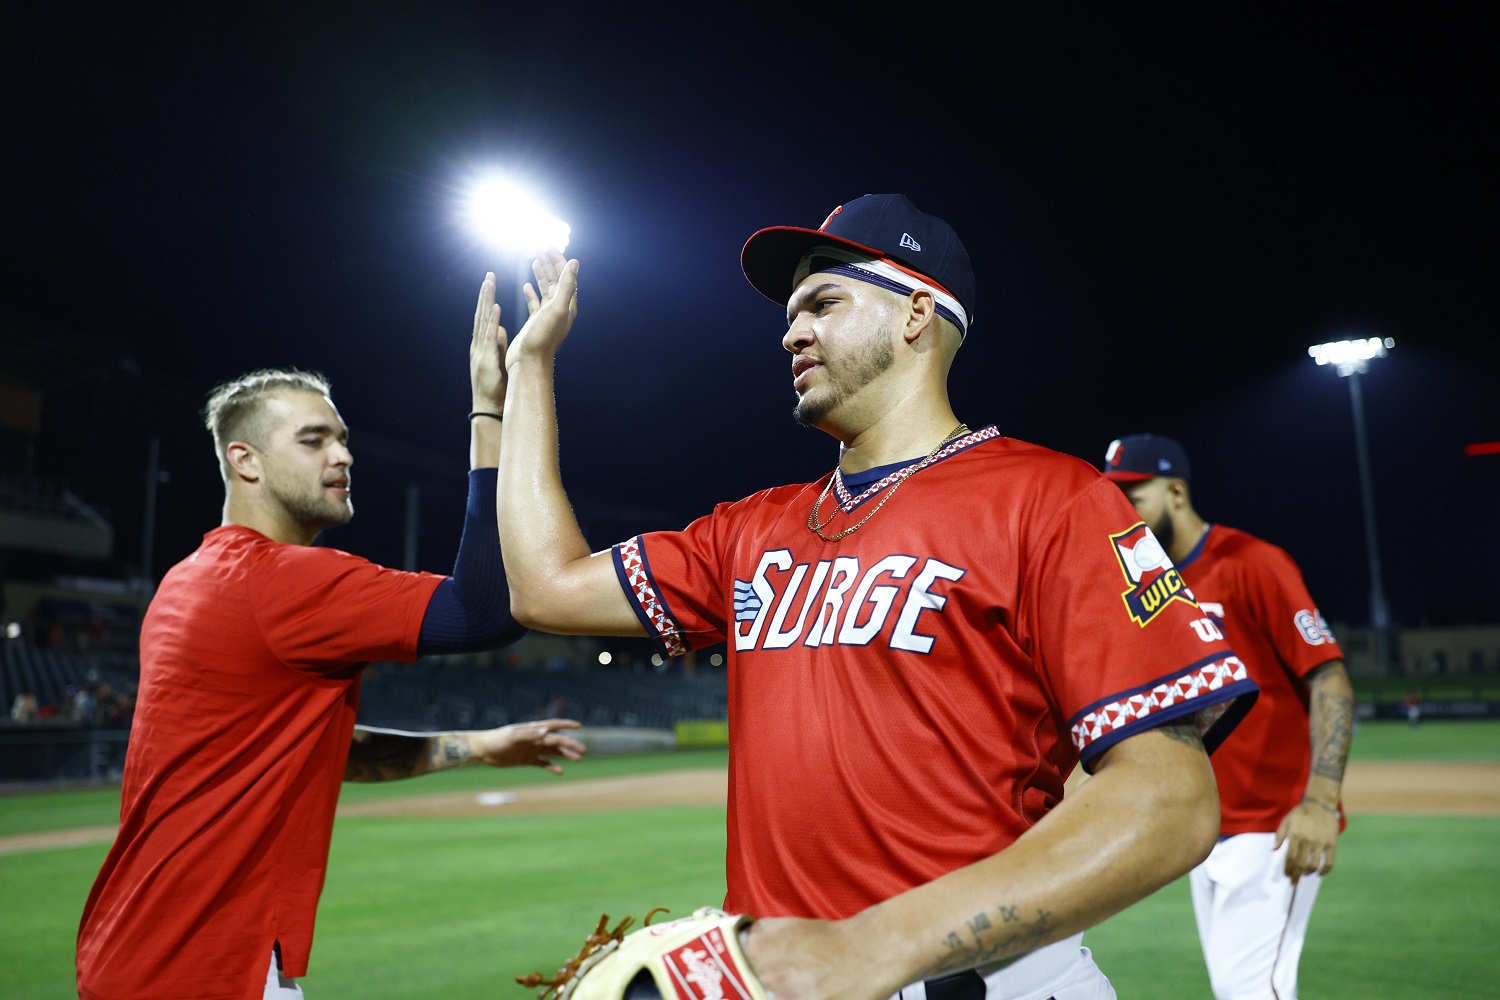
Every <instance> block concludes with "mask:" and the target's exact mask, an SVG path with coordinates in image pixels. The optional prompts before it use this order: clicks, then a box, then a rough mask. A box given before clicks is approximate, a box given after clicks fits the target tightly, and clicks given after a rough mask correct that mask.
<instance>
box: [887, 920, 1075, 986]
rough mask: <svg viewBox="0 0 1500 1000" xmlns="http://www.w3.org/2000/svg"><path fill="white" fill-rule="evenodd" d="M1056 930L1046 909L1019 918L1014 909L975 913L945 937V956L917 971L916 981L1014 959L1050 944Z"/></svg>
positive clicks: (1055, 925) (1057, 929) (1055, 934)
mask: <svg viewBox="0 0 1500 1000" xmlns="http://www.w3.org/2000/svg"><path fill="white" fill-rule="evenodd" d="M1059 929H1060V928H1059V927H1058V925H1057V924H1056V923H1055V922H1054V921H1053V919H1052V914H1051V912H1049V911H1047V910H1042V909H1038V910H1037V911H1036V914H1035V915H1034V916H1022V915H1021V913H1020V912H1019V908H1018V907H1016V906H1007V905H1004V904H1002V905H999V906H996V907H995V908H994V910H986V911H984V912H982V913H976V914H974V915H973V916H972V917H970V918H969V919H968V920H966V921H964V926H963V929H962V930H954V931H950V932H949V933H948V934H947V935H945V936H944V938H943V947H944V948H945V949H946V951H947V954H946V955H944V956H943V957H942V958H941V959H939V960H937V961H936V962H933V963H932V964H931V965H930V966H928V967H927V968H925V969H923V970H921V972H920V973H918V976H917V978H919V979H931V978H933V977H934V976H941V975H943V974H945V973H949V972H957V971H959V970H961V969H972V968H974V967H975V966H978V965H990V964H992V963H995V962H999V961H1002V960H1004V959H1007V958H1017V957H1019V956H1021V955H1023V954H1025V953H1026V952H1028V951H1032V950H1034V949H1036V948H1040V947H1041V946H1042V945H1044V944H1050V943H1051V942H1052V941H1053V939H1055V938H1056V936H1057V932H1058V931H1059Z"/></svg>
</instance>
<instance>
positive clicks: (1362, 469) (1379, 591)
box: [1307, 337, 1396, 672]
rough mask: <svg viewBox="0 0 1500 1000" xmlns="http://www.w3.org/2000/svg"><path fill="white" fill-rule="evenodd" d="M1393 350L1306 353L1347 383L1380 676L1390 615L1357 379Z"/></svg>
mask: <svg viewBox="0 0 1500 1000" xmlns="http://www.w3.org/2000/svg"><path fill="white" fill-rule="evenodd" d="M1395 346H1396V342H1395V341H1394V340H1392V339H1391V338H1390V337H1385V338H1381V337H1368V338H1366V339H1364V340H1339V341H1334V342H1332V343H1327V344H1316V345H1314V346H1312V347H1309V348H1308V349H1307V353H1308V354H1309V355H1310V356H1311V357H1312V359H1313V360H1314V361H1316V362H1317V363H1318V364H1320V365H1332V366H1333V367H1334V370H1335V371H1337V372H1338V373H1339V377H1340V378H1342V379H1344V380H1345V381H1346V382H1348V383H1349V405H1350V406H1351V407H1352V408H1353V410H1354V450H1355V453H1356V455H1357V457H1358V459H1359V493H1360V499H1361V501H1362V504H1363V506H1364V515H1365V553H1366V556H1367V557H1368V559H1369V563H1370V627H1371V628H1372V629H1373V630H1374V631H1375V660H1376V663H1377V665H1378V666H1379V667H1380V670H1381V671H1382V672H1385V671H1387V670H1389V669H1390V611H1389V609H1388V607H1387V605H1386V601H1385V581H1384V578H1383V577H1382V576H1381V572H1380V544H1379V541H1378V536H1377V533H1376V531H1375V493H1374V488H1373V487H1372V485H1371V479H1370V444H1369V439H1368V436H1367V434H1366V433H1365V398H1364V391H1363V389H1362V388H1361V386H1360V376H1361V375H1363V374H1364V373H1365V372H1367V371H1369V370H1370V362H1371V361H1373V360H1375V359H1376V358H1383V357H1386V356H1387V354H1389V352H1390V349H1391V348H1392V347H1395Z"/></svg>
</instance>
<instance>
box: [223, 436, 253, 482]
mask: <svg viewBox="0 0 1500 1000" xmlns="http://www.w3.org/2000/svg"><path fill="white" fill-rule="evenodd" d="M224 464H225V466H227V467H228V469H229V471H230V472H232V473H233V474H234V476H235V478H236V479H239V480H241V481H243V482H247V483H254V482H259V480H260V477H261V468H260V453H259V452H257V451H256V450H255V449H254V448H253V447H251V446H250V445H248V444H246V443H245V442H243V441H231V442H229V444H228V445H227V446H226V447H225V448H224Z"/></svg>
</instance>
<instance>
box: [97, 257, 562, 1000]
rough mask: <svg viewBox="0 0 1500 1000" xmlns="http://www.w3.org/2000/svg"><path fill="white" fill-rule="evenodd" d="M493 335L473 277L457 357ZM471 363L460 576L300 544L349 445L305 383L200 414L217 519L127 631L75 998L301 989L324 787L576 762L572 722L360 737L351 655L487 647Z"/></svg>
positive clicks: (477, 381) (335, 512) (323, 822)
mask: <svg viewBox="0 0 1500 1000" xmlns="http://www.w3.org/2000/svg"><path fill="white" fill-rule="evenodd" d="M497 343H499V344H500V345H502V346H501V348H500V349H503V344H504V331H503V330H501V329H500V328H499V310H498V309H497V308H496V307H495V306H494V277H493V275H491V276H489V277H487V278H486V279H485V282H484V285H483V287H482V289H481V291H480V300H479V309H478V311H477V312H476V315H475V325H474V335H473V341H472V345H473V346H472V353H473V354H474V355H475V356H476V357H479V356H486V355H492V354H493V353H494V352H495V350H496V349H497V348H496V344H497ZM494 368H495V366H494V365H493V364H491V365H488V366H485V365H480V364H474V365H473V366H471V375H472V378H473V386H472V388H473V393H474V395H473V402H474V406H473V409H474V410H475V411H476V412H475V413H473V414H471V417H470V421H471V424H472V431H471V435H470V466H471V471H470V473H469V502H468V508H467V512H466V516H465V521H464V529H463V531H464V533H463V540H462V541H461V542H460V544H459V553H458V558H457V560H456V561H455V565H454V570H453V575H452V576H450V577H443V576H437V575H434V574H431V573H405V572H400V571H397V570H393V569H387V568H385V567H382V566H377V565H375V564H374V563H371V562H369V561H368V560H366V559H361V558H359V557H358V556H355V555H351V554H349V553H347V552H340V551H338V550H336V549H332V548H327V547H324V546H318V545H314V544H312V543H313V542H314V540H315V539H316V538H317V536H318V534H319V533H320V532H321V531H322V530H323V529H325V528H328V527H332V526H334V525H338V524H343V523H344V522H346V521H348V520H349V518H350V517H351V516H352V515H353V513H354V508H353V502H352V479H351V473H350V467H351V466H352V464H353V461H354V459H353V456H352V454H351V453H350V451H349V448H348V429H347V428H346V427H345V425H344V421H343V418H342V417H341V416H340V415H339V412H338V410H337V408H335V407H334V405H333V401H332V400H331V399H330V398H329V396H328V391H329V390H328V384H327V382H326V381H325V380H323V378H322V377H321V376H318V375H316V374H313V373H309V372H302V371H296V370H278V371H271V370H267V371H260V372H254V373H252V374H250V375H247V376H245V377H243V378H240V379H236V380H235V381H233V382H230V383H226V384H225V385H223V386H220V387H219V389H217V390H216V391H215V392H214V393H213V395H212V396H211V398H210V400H209V404H208V408H207V423H208V429H209V430H210V431H211V432H212V433H213V437H214V445H215V450H216V451H217V452H218V456H219V462H220V471H221V472H222V474H223V478H224V486H225V502H224V519H223V524H222V525H220V526H219V527H218V528H215V529H214V530H213V531H210V532H209V533H208V534H206V535H205V536H204V538H203V544H202V545H201V546H199V548H198V549H197V550H196V551H195V552H193V554H192V555H190V556H188V558H186V559H184V560H183V561H182V562H180V563H178V564H177V565H176V566H174V567H172V569H171V570H170V571H169V572H168V573H167V574H166V576H165V577H164V578H163V579H162V582H161V586H160V587H159V588H158V589H157V592H156V594H155V596H154V597H153V598H152V601H151V606H150V607H149V608H148V609H147V612H146V617H145V621H144V623H143V624H142V628H141V640H140V652H141V681H140V697H139V700H138V702H137V705H136V711H135V718H134V721H133V724H132V728H131V734H130V746H129V750H128V751H127V754H126V759H125V775H124V781H123V785H122V788H121V808H120V813H121V815H120V830H119V833H118V834H117V836H116V838H115V842H114V845H113V847H112V848H111V849H110V852H109V855H108V857H106V858H105V861H104V864H103V866H102V868H101V870H100V872H99V876H98V878H97V880H96V881H95V883H94V886H93V890H92V891H91V892H90V893H89V898H88V902H87V903H86V904H85V907H84V912H83V918H82V921H81V923H80V927H79V931H78V950H77V977H78V978H77V983H78V995H79V996H80V997H81V998H82V1000H253V998H257V997H264V998H272V997H276V998H290V997H300V996H302V990H301V987H300V986H299V985H298V984H297V982H296V978H297V977H300V976H302V975H303V974H304V973H305V972H306V968H307V962H308V953H309V951H310V949H311V947H312V937H313V921H314V917H315V915H316V909H317V902H318V895H319V893H320V892H321V891H322V888H323V877H324V870H325V868H326V866H327V863H328V848H329V840H330V837H331V835H332V827H333V816H334V808H335V806H336V804H337V799H338V790H339V782H340V780H341V779H342V780H346V781H384V780H391V779H396V778H405V777H410V776H413V775H418V774H425V773H428V772H432V771H438V770H442V769H444V768H449V767H455V766H457V765H460V764H466V763H471V762H473V763H484V764H490V765H493V766H515V765H538V766H542V767H546V768H547V769H549V770H552V771H559V770H560V767H559V766H558V765H557V763H556V761H555V758H558V757H565V758H569V759H575V760H576V759H577V758H578V756H579V754H581V753H582V752H583V749H584V748H583V745H582V744H581V743H579V742H578V741H576V740H574V739H572V738H571V737H569V736H567V735H566V734H565V733H564V732H561V731H562V730H568V729H576V728H578V723H577V722H574V721H572V720H568V719H546V720H540V721H537V722H531V723H524V724H518V725H511V726H503V727H501V728H499V729H492V730H484V731H478V732H453V733H400V732H392V731H389V730H377V729H370V728H367V727H356V726H355V717H356V713H357V710H358V708H359V690H360V677H361V674H362V672H363V670H364V667H365V666H366V664H367V662H368V661H371V660H395V661H411V660H415V659H416V658H417V656H418V655H420V654H424V653H439V652H461V651H465V650H472V649H484V648H491V647H495V646H500V645H504V644H505V643H508V642H511V641H513V640H514V639H516V638H517V637H518V636H519V635H520V634H521V632H522V630H521V629H520V628H519V627H518V626H517V625H516V624H515V622H514V621H513V620H512V619H511V617H510V615H509V609H508V608H507V607H506V600H505V596H504V578H503V576H502V574H501V566H500V559H499V554H498V552H497V551H496V548H495V546H496V544H497V529H496V525H495V516H494V512H495V478H496V472H495V467H496V463H497V462H498V460H499V452H500V422H499V420H498V416H499V410H500V408H501V407H502V406H503V393H504V385H503V382H502V381H501V380H500V379H499V378H498V376H497V374H496V373H495V371H494Z"/></svg>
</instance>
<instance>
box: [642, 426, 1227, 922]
mask: <svg viewBox="0 0 1500 1000" xmlns="http://www.w3.org/2000/svg"><path fill="white" fill-rule="evenodd" d="M908 472H909V469H908V470H900V471H896V472H894V473H893V474H892V475H888V476H886V477H885V478H884V479H882V480H881V481H879V482H877V483H875V484H873V485H872V486H871V487H870V488H869V489H868V490H865V491H863V492H862V493H860V495H858V496H849V497H847V498H846V501H847V502H844V503H842V504H841V506H840V507H839V512H838V513H837V514H835V515H834V516H833V519H832V521H831V523H830V524H829V525H828V526H827V527H826V528H825V529H824V530H825V533H827V534H830V535H831V534H834V533H835V532H838V531H840V530H843V529H844V528H847V527H849V526H851V525H853V524H855V523H856V522H858V521H859V520H860V519H861V518H863V517H864V516H865V515H866V514H869V513H870V512H871V511H872V510H873V509H874V505H876V504H879V503H881V502H882V498H883V496H884V495H885V494H884V490H886V489H891V488H893V487H894V486H895V485H897V482H896V481H897V480H899V479H901V478H902V477H906V478H905V479H904V481H901V482H899V492H898V493H896V494H894V495H892V497H891V499H890V500H889V501H888V503H887V505H886V506H884V507H882V508H881V509H880V510H879V511H878V512H875V513H874V515H873V516H872V517H871V518H870V519H869V520H868V521H866V522H865V523H864V524H863V525H862V526H860V527H859V528H858V529H857V530H856V531H854V532H853V533H852V534H849V535H847V536H846V537H844V538H842V539H840V540H838V541H835V542H827V541H824V540H822V539H821V538H819V537H818V535H816V534H814V533H813V532H812V531H811V530H809V527H808V513H809V511H810V510H812V508H813V505H814V502H815V501H816V500H817V499H818V496H819V494H820V492H821V491H822V489H823V486H824V484H825V482H826V480H820V481H819V482H816V483H811V484H805V485H797V486H785V487H779V488H776V489H770V490H766V491H764V492H762V493H757V494H755V495H754V496H751V497H748V498H747V499H744V500H741V501H739V502H738V503H731V504H722V505H720V506H719V507H717V508H716V509H715V510H714V512H713V513H712V514H711V515H709V516H707V517H704V518H701V519H700V520H698V521H696V522H694V523H693V524H692V525H690V526H689V527H688V528H687V529H686V530H684V531H680V532H654V533H650V534H645V535H641V536H638V537H636V538H633V539H631V540H630V541H628V542H625V543H623V544H621V545H618V546H616V547H615V549H614V557H615V564H616V568H617V570H618V572H619V574H620V579H621V582H622V585H623V586H624V587H625V589H626V592H627V593H628V594H629V596H630V599H631V600H632V601H633V602H634V604H635V607H636V609H637V612H638V614H639V615H640V618H641V621H642V622H643V623H644V624H645V626H646V628H647V630H648V632H650V633H651V634H652V635H654V636H655V637H656V638H657V640H658V641H659V642H660V643H661V646H662V649H663V650H664V651H665V652H666V653H668V654H670V655H676V654H679V653H682V652H684V651H685V650H686V649H688V648H689V647H692V648H699V647H702V646H706V645H712V644H716V643H719V642H724V643H726V644H727V648H728V661H729V662H728V670H729V734H730V755H729V833H728V837H729V841H728V871H727V877H728V885H729V892H728V896H727V897H726V900H725V904H724V905H725V908H726V909H728V910H729V911H730V912H740V913H753V914H756V915H758V916H802V917H824V918H841V917H846V916H849V915H851V914H853V913H855V912H857V911H859V910H861V909H863V908H865V907H867V906H869V905H871V904H874V903H876V902H879V901H881V900H883V899H886V898H888V897H890V896H893V895H896V894H898V893H901V892H904V891H906V890H907V889H911V888H913V887H915V886H918V885H922V884H925V883H926V882H929V881H931V880H932V879H934V878H937V877H938V876H940V875H942V874H944V873H946V872H948V871H951V870H953V869H956V868H960V867H963V866H965V865H968V864H971V863H973V862H975V861H978V860H981V859H982V858H985V857H989V856H991V855H993V854H995V853H996V852H998V851H999V850H1001V849H1002V848H1004V847H1005V846H1007V845H1008V844H1010V843H1011V842H1012V841H1014V840H1015V839H1016V838H1017V837H1019V836H1020V835H1021V834H1022V833H1023V832H1024V831H1025V830H1027V829H1028V828H1030V827H1031V826H1032V825H1033V824H1035V823H1036V822H1037V821H1038V820H1039V819H1041V817H1042V816H1043V815H1045V814H1046V812H1047V811H1048V810H1049V809H1051V808H1052V807H1053V806H1054V805H1055V804H1056V803H1057V802H1058V801H1059V800H1060V799H1061V798H1062V794H1063V782H1064V779H1065V778H1066V777H1067V775H1068V774H1069V773H1070V772H1071V770H1072V769H1073V767H1074V766H1075V765H1076V764H1077V763H1078V761H1079V760H1080V758H1081V759H1082V760H1083V762H1084V764H1085V766H1089V765H1090V763H1091V762H1092V761H1093V760H1094V759H1095V758H1096V757H1097V755H1098V754H1100V753H1102V752H1103V751H1104V750H1105V749H1107V748H1108V747H1109V746H1111V745H1113V744H1114V743H1116V742H1117V741H1119V740H1121V739H1123V738H1126V737H1128V736H1130V735H1133V734H1135V733H1139V732H1142V731H1144V730H1145V729H1147V728H1149V727H1151V726H1154V725H1157V724H1160V723H1161V722H1163V721H1165V720H1169V719H1175V718H1182V717H1187V716H1193V717H1196V718H1197V719H1198V721H1199V725H1200V726H1201V727H1202V728H1203V730H1204V732H1205V734H1206V738H1207V740H1208V741H1209V743H1210V744H1216V743H1217V741H1218V740H1219V739H1221V738H1222V736H1223V734H1224V732H1226V731H1227V730H1228V729H1229V728H1232V726H1233V724H1234V722H1235V721H1236V720H1237V718H1238V716H1239V715H1240V714H1242V713H1243V711H1244V710H1245V709H1246V708H1248V707H1249V703H1250V702H1251V701H1253V698H1254V684H1253V683H1252V682H1251V681H1250V680H1249V679H1248V677H1247V676H1246V673H1245V670H1244V667H1243V665H1242V664H1241V663H1240V662H1239V660H1238V659H1236V658H1235V656H1234V654H1233V653H1232V652H1231V650H1230V648H1229V646H1228V644H1227V643H1225V642H1224V641H1223V640H1222V639H1206V638H1205V637H1204V634H1202V633H1200V632H1199V631H1196V630H1195V629H1194V627H1193V623H1194V622H1195V621H1197V620H1198V619H1200V618H1201V617H1202V616H1201V613H1200V612H1199V611H1198V609H1197V606H1196V605H1195V604H1194V603H1193V601H1192V598H1191V596H1190V595H1189V593H1188V591H1187V588H1186V587H1185V586H1184V585H1183V583H1182V580H1181V579H1180V577H1179V576H1178V575H1177V572H1176V570H1175V569H1173V568H1172V565H1171V562H1170V561H1169V560H1168V559H1167V557H1166V554H1165V552H1163V551H1162V548H1161V546H1160V545H1159V544H1158V543H1157V542H1156V540H1155V538H1153V537H1152V536H1151V533H1150V532H1149V531H1148V530H1147V529H1146V527H1145V525H1143V524H1141V522H1140V520H1139V518H1138V517H1137V516H1136V513H1135V511H1134V509H1133V508H1132V507H1131V505H1130V504H1129V502H1127V501H1126V500H1125V498H1124V497H1123V495H1122V494H1121V493H1120V491H1119V490H1118V489H1117V488H1116V487H1115V486H1114V484H1112V483H1110V482H1109V481H1108V480H1106V479H1104V478H1103V477H1102V476H1101V475H1100V474H1099V473H1098V472H1097V471H1096V470H1095V469H1093V468H1092V467H1090V466H1088V465H1086V464H1085V463H1083V462H1081V461H1078V460H1077V459H1074V458H1070V457H1067V456H1064V455H1060V454H1058V453H1056V452H1052V451H1049V450H1047V449H1044V448H1040V447H1037V446H1034V445H1030V444H1026V443H1023V442H1020V441H1015V440H1012V439H1007V438H1003V437H1001V436H1000V435H999V433H998V432H997V431H996V430H995V429H994V428H993V427H988V428H985V429H984V430H981V431H976V432H973V433H970V434H968V435H966V436H964V437H962V438H959V439H958V440H957V441H955V442H953V443H952V444H950V445H948V446H947V447H945V448H944V449H942V450H941V451H940V452H938V453H937V457H936V459H935V460H934V461H932V462H931V463H929V464H927V465H926V467H924V468H921V469H920V470H919V471H916V472H915V473H914V474H909V475H908ZM840 499H841V494H833V495H830V496H829V497H828V498H827V499H826V500H825V501H824V503H823V506H822V515H823V517H825V518H826V517H828V516H829V514H830V513H831V512H832V511H833V510H834V506H835V504H839V503H840Z"/></svg>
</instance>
